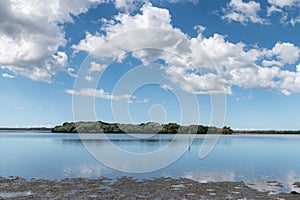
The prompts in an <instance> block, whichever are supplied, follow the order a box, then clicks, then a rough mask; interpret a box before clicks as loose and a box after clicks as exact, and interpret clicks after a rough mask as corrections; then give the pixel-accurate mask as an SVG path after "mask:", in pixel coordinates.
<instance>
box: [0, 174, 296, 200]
mask: <svg viewBox="0 0 300 200" xmlns="http://www.w3.org/2000/svg"><path fill="white" fill-rule="evenodd" d="M270 183H271V182H270ZM0 199H156V200H159V199H263V200H268V199H274V200H279V199H287V200H289V199H291V200H296V199H297V200H299V199H300V195H299V194H297V193H295V194H291V193H281V194H272V195H270V194H269V193H268V192H260V191H258V190H255V189H253V188H251V187H249V186H247V185H246V184H245V183H243V182H209V183H199V182H197V181H193V180H190V179H186V178H179V179H173V178H166V177H163V178H156V179H152V180H136V179H133V178H130V177H122V178H119V179H116V180H111V179H107V178H98V179H85V178H67V179H63V180H60V181H58V180H44V179H31V180H26V179H23V178H19V177H10V178H1V177H0Z"/></svg>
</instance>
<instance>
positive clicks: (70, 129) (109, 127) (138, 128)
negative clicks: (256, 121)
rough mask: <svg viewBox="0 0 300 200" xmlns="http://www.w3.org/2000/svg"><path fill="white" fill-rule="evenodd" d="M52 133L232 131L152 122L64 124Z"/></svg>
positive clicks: (225, 127)
mask: <svg viewBox="0 0 300 200" xmlns="http://www.w3.org/2000/svg"><path fill="white" fill-rule="evenodd" d="M51 131H52V132H54V133H162V134H176V133H180V134H195V133H196V134H207V133H209V134H232V133H233V130H232V129H231V128H230V127H228V126H224V127H223V128H217V127H209V126H202V125H189V126H180V125H178V124H176V123H168V124H158V123H154V122H148V123H141V124H119V123H106V122H102V121H97V122H70V123H68V122H65V123H64V124H63V125H62V126H56V127H54V128H53V129H52V130H51Z"/></svg>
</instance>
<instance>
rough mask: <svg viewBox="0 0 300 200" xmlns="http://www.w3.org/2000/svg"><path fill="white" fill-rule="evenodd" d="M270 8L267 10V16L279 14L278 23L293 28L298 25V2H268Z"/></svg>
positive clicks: (297, 0)
mask: <svg viewBox="0 0 300 200" xmlns="http://www.w3.org/2000/svg"><path fill="white" fill-rule="evenodd" d="M268 3H269V4H270V5H271V7H268V8H267V11H268V16H271V15H272V14H274V13H280V15H281V19H280V23H282V24H283V25H289V24H290V25H292V26H295V25H296V24H297V23H300V15H299V14H300V13H299V8H300V0H268Z"/></svg>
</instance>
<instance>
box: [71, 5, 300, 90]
mask: <svg viewBox="0 0 300 200" xmlns="http://www.w3.org/2000/svg"><path fill="white" fill-rule="evenodd" d="M232 2H233V3H232V6H235V9H236V10H247V11H243V13H244V15H245V13H246V12H247V15H248V14H251V15H252V16H256V17H257V12H258V11H259V10H260V6H259V4H258V3H256V2H248V3H244V2H242V1H238V0H236V1H232ZM254 19H255V17H252V18H248V19H247V20H248V21H249V20H251V21H252V22H254V21H255V20H254ZM247 20H246V21H247ZM256 20H257V19H256ZM246 21H244V22H246ZM257 23H259V22H258V21H257ZM153 27H155V28H160V29H152V28H153ZM198 27H199V28H198V30H199V32H198V35H197V37H195V38H188V37H186V36H185V34H184V33H183V32H181V30H179V29H177V28H174V27H173V26H172V24H171V15H170V13H169V11H168V10H166V9H163V8H157V7H153V6H152V5H151V4H150V3H147V4H145V5H144V6H143V7H142V8H141V13H138V14H135V15H132V14H126V13H122V14H118V15H116V16H115V17H114V18H113V20H104V26H103V27H102V31H103V32H104V33H105V34H100V33H96V34H94V35H92V34H91V33H87V34H86V38H85V39H83V40H81V41H80V42H79V44H78V45H74V46H73V48H74V49H75V50H76V51H87V52H89V53H91V54H93V55H94V56H96V57H99V58H116V57H117V58H118V57H119V55H122V56H121V59H120V61H121V60H122V58H124V55H125V54H126V53H128V52H129V51H131V50H135V51H133V52H132V56H133V57H135V58H137V59H139V60H141V61H142V62H143V63H144V64H147V63H149V62H154V61H156V60H158V59H161V60H164V62H165V63H166V67H163V68H162V69H161V70H162V73H165V75H166V77H167V78H169V80H171V81H172V82H173V83H174V84H176V85H178V86H179V87H181V89H183V90H185V91H187V92H190V93H193V94H203V93H205V94H207V93H227V94H230V93H231V92H232V91H231V87H232V86H239V87H243V88H264V89H269V90H272V89H273V90H279V91H280V92H282V93H283V94H286V95H289V94H291V93H294V92H300V84H298V83H299V81H300V78H299V77H300V76H299V75H300V72H298V71H295V70H290V71H288V70H283V68H282V67H284V66H285V65H293V64H295V63H299V47H297V46H296V45H294V44H292V43H288V42H277V43H276V44H275V45H274V47H273V48H271V49H266V48H260V47H257V46H255V47H253V46H247V45H246V44H244V43H242V42H239V43H232V42H230V41H228V40H227V39H226V37H225V36H223V35H220V34H214V35H212V36H210V37H204V36H203V35H202V32H203V31H204V28H203V27H201V26H198ZM137 29H138V31H135V32H129V31H131V30H137ZM124 32H125V33H127V34H123V35H122V37H121V38H120V37H119V38H118V37H116V36H118V35H119V34H120V33H124ZM115 38H117V40H115ZM107 40H109V41H110V43H109V44H107V43H106V42H105V41H107ZM128 41H134V42H128ZM100 44H101V45H100ZM140 47H144V48H142V49H140ZM147 47H149V48H147ZM136 49H138V50H136ZM212 61H213V62H212ZM191 63H192V64H191ZM295 69H296V68H295Z"/></svg>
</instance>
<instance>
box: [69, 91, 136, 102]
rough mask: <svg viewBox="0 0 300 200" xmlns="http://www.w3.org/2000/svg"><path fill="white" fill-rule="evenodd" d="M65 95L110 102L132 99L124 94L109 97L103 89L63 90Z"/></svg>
mask: <svg viewBox="0 0 300 200" xmlns="http://www.w3.org/2000/svg"><path fill="white" fill-rule="evenodd" d="M65 91H66V93H68V94H71V95H82V96H90V97H96V98H101V99H110V100H116V101H119V100H122V99H126V100H130V99H131V98H133V97H132V96H131V95H128V94H124V95H111V94H109V93H108V92H105V91H104V90H103V89H99V90H97V89H92V88H83V89H81V90H80V91H74V90H65Z"/></svg>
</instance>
